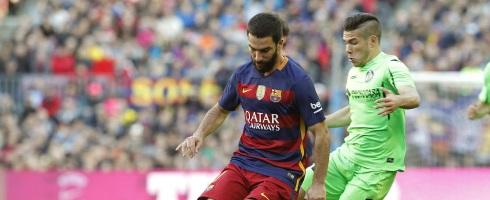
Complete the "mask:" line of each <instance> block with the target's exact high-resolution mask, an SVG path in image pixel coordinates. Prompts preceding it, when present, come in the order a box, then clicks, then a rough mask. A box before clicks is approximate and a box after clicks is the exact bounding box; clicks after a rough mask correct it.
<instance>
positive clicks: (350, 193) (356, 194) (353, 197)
mask: <svg viewBox="0 0 490 200" xmlns="http://www.w3.org/2000/svg"><path fill="white" fill-rule="evenodd" d="M368 196H369V191H367V190H365V189H363V188H361V187H359V186H357V185H353V184H348V185H347V186H346V187H345V190H344V192H343V193H342V195H341V196H340V198H339V200H366V199H368Z"/></svg>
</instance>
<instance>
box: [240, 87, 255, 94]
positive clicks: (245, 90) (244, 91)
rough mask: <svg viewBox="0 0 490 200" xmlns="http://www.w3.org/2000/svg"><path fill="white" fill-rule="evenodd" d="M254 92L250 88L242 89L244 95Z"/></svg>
mask: <svg viewBox="0 0 490 200" xmlns="http://www.w3.org/2000/svg"><path fill="white" fill-rule="evenodd" d="M252 90H253V89H250V88H243V89H242V93H243V94H245V93H247V92H250V91H252Z"/></svg>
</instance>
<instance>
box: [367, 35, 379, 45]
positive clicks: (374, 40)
mask: <svg viewBox="0 0 490 200" xmlns="http://www.w3.org/2000/svg"><path fill="white" fill-rule="evenodd" d="M368 43H369V47H375V46H376V44H377V43H378V37H377V36H375V35H370V36H369V38H368Z"/></svg>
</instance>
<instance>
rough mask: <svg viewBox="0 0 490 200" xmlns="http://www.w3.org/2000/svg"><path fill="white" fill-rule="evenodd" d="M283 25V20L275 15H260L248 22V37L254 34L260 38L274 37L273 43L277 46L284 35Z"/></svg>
mask: <svg viewBox="0 0 490 200" xmlns="http://www.w3.org/2000/svg"><path fill="white" fill-rule="evenodd" d="M282 24H283V23H282V20H281V19H280V18H279V17H278V16H277V15H275V14H271V13H259V14H257V15H255V16H253V17H252V19H250V21H249V22H248V27H247V35H248V34H252V35H254V36H255V37H258V38H264V37H269V36H272V41H274V43H276V44H277V43H278V42H279V40H280V39H281V37H282V35H283V26H282ZM288 32H289V30H288Z"/></svg>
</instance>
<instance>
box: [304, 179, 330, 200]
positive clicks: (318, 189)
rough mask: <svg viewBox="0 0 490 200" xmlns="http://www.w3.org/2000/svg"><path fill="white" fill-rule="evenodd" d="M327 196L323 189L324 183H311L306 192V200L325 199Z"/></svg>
mask: <svg viewBox="0 0 490 200" xmlns="http://www.w3.org/2000/svg"><path fill="white" fill-rule="evenodd" d="M326 198H327V192H326V191H325V185H323V184H315V183H313V184H312V185H311V187H310V189H309V190H308V192H306V197H305V199H306V200H325V199H326Z"/></svg>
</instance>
